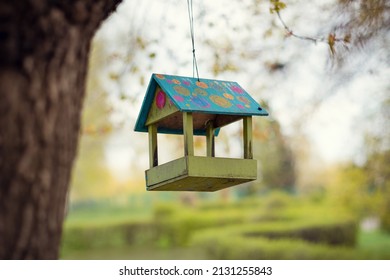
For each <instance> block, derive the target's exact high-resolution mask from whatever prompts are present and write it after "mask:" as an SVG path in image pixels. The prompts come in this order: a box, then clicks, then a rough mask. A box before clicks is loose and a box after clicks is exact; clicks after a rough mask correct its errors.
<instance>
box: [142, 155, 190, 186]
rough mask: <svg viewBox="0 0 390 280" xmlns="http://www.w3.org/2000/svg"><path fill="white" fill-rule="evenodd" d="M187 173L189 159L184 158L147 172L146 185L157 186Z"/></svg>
mask: <svg viewBox="0 0 390 280" xmlns="http://www.w3.org/2000/svg"><path fill="white" fill-rule="evenodd" d="M187 173H188V168H187V159H186V158H185V157H182V158H179V159H175V160H173V161H170V162H167V163H164V164H161V165H159V166H156V167H153V168H150V169H149V170H146V171H145V175H146V184H147V186H151V185H155V184H158V183H161V182H165V181H168V180H171V179H174V178H177V177H181V176H183V175H187Z"/></svg>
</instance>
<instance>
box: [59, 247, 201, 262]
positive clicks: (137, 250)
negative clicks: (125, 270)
mask: <svg viewBox="0 0 390 280" xmlns="http://www.w3.org/2000/svg"><path fill="white" fill-rule="evenodd" d="M60 258H61V259H63V260H205V259H207V256H206V254H205V252H203V250H200V249H197V248H171V249H161V248H153V247H122V248H107V249H98V250H82V251H62V252H61V256H60Z"/></svg>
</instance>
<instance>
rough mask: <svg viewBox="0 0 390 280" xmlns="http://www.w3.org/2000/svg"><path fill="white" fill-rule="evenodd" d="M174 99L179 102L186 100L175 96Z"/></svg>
mask: <svg viewBox="0 0 390 280" xmlns="http://www.w3.org/2000/svg"><path fill="white" fill-rule="evenodd" d="M173 98H174V99H175V100H176V101H179V102H183V101H184V98H183V97H182V96H180V95H175V96H173Z"/></svg>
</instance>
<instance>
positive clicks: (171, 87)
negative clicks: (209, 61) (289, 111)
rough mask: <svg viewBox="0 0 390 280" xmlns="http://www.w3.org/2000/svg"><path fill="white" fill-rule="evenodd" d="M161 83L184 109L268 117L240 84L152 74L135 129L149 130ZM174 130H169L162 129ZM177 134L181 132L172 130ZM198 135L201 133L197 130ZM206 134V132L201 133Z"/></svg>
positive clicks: (161, 86) (177, 105) (168, 94)
mask: <svg viewBox="0 0 390 280" xmlns="http://www.w3.org/2000/svg"><path fill="white" fill-rule="evenodd" d="M157 86H159V87H160V88H161V89H162V90H163V91H164V92H165V94H166V95H167V96H168V97H169V99H170V101H171V102H172V103H173V104H174V105H175V106H176V107H177V108H178V109H179V110H180V111H182V112H196V113H206V114H220V115H237V116H267V115H268V112H267V111H266V110H265V109H263V108H262V107H261V106H260V105H259V104H258V103H257V102H256V101H255V100H254V99H253V98H252V97H251V96H250V95H249V94H248V93H247V92H246V91H245V90H244V89H243V88H242V87H241V86H240V85H239V84H238V83H236V82H231V81H220V80H210V79H199V81H198V79H197V78H190V77H181V76H173V75H165V74H152V77H151V79H150V83H149V86H148V89H147V91H146V95H145V98H144V101H143V103H142V106H141V110H140V113H139V115H138V119H137V122H136V125H135V128H134V130H135V131H140V132H147V131H148V129H147V127H146V125H145V122H146V120H147V118H148V114H149V109H150V107H151V106H152V103H153V100H154V94H155V91H156V88H157ZM159 132H162V133H170V132H169V131H159ZM172 133H177V132H172ZM196 134H198V133H196ZM200 134H202V133H200Z"/></svg>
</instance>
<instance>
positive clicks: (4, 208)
mask: <svg viewBox="0 0 390 280" xmlns="http://www.w3.org/2000/svg"><path fill="white" fill-rule="evenodd" d="M120 1H121V0H114V1H112V0H111V1H110V0H96V1H93V0H79V1H76V0H73V1H72V0H67V1H57V0H46V1H44V0H43V1H38V0H37V1H34V0H21V1H2V2H1V3H0V259H55V258H58V256H59V245H60V241H61V231H62V223H63V219H64V208H65V202H66V197H67V192H68V184H69V180H70V174H71V169H72V164H73V161H74V158H75V155H76V151H77V142H78V134H79V130H80V115H81V110H82V102H83V97H84V87H85V78H86V71H87V64H88V63H87V62H88V52H89V47H90V41H91V39H92V37H93V35H94V32H95V31H96V29H97V28H98V27H99V25H100V23H101V22H102V21H103V20H104V19H105V18H106V17H107V16H108V15H109V14H110V13H111V12H112V11H113V10H114V9H115V8H116V6H117V4H118V3H119V2H120ZM3 2H5V3H3Z"/></svg>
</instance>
